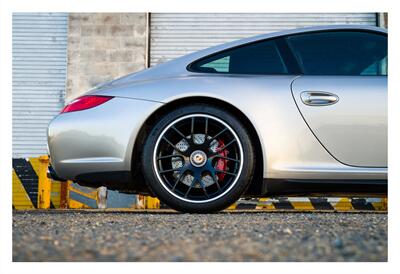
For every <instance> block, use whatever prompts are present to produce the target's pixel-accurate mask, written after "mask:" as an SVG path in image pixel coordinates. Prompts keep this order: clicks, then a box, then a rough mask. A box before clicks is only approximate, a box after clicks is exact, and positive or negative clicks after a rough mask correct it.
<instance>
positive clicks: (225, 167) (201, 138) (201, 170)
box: [143, 105, 254, 212]
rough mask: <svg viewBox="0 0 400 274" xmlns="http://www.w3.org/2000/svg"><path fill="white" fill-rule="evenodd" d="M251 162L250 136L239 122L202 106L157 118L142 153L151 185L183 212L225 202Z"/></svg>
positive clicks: (241, 184)
mask: <svg viewBox="0 0 400 274" xmlns="http://www.w3.org/2000/svg"><path fill="white" fill-rule="evenodd" d="M222 117H223V118H222ZM253 166H254V160H253V151H252V146H251V142H250V138H249V136H248V134H247V132H246V130H245V129H244V127H243V126H242V125H241V123H240V122H239V121H238V120H237V119H236V118H235V117H234V116H232V115H230V114H229V113H224V112H223V111H221V110H220V109H218V108H215V107H212V106H205V105H195V106H191V107H184V108H182V109H179V110H176V111H173V112H171V113H169V114H168V115H167V116H166V117H164V118H163V119H161V120H160V121H159V122H158V123H157V125H156V126H155V127H154V128H153V130H152V132H151V134H150V136H149V138H148V140H147V142H146V144H145V148H144V153H143V167H144V170H143V171H144V175H145V177H146V181H147V183H148V185H149V187H150V188H151V189H152V190H153V192H154V193H155V194H156V195H157V196H158V197H159V198H160V199H161V200H162V201H164V202H165V203H166V204H168V205H169V206H171V207H172V208H175V209H178V210H181V211H187V212H213V211H217V210H220V209H223V208H225V207H227V206H229V205H230V204H231V203H233V202H234V201H235V200H236V199H238V198H239V197H240V195H241V194H242V193H243V191H244V190H245V188H246V187H247V185H248V183H249V181H250V179H251V175H252V172H253Z"/></svg>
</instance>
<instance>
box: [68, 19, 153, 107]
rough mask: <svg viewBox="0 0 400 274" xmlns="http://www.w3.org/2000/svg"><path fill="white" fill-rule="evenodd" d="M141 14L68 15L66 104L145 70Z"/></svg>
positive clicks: (144, 30)
mask: <svg viewBox="0 0 400 274" xmlns="http://www.w3.org/2000/svg"><path fill="white" fill-rule="evenodd" d="M146 18H147V17H146V14H145V13H71V14H70V15H69V32H68V69H67V90H66V101H67V102H68V101H69V100H71V99H73V98H75V97H77V96H79V95H80V94H82V93H83V92H86V91H87V90H88V89H90V88H91V87H94V86H95V85H97V84H99V83H102V82H104V81H108V80H111V79H113V78H116V77H119V76H123V75H125V74H128V73H130V72H135V71H138V70H142V69H144V68H145V67H146V52H147V50H146V42H147V19H146Z"/></svg>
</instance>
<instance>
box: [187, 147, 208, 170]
mask: <svg viewBox="0 0 400 274" xmlns="http://www.w3.org/2000/svg"><path fill="white" fill-rule="evenodd" d="M206 161H207V155H206V154H205V153H204V152H203V151H201V150H196V151H193V152H192V154H191V155H190V163H191V164H192V165H194V166H195V167H202V166H204V165H205V163H206Z"/></svg>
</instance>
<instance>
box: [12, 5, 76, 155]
mask: <svg viewBox="0 0 400 274" xmlns="http://www.w3.org/2000/svg"><path fill="white" fill-rule="evenodd" d="M12 27H13V29H12V35H13V38H12V40H13V41H12V51H13V52H12V58H13V64H12V69H13V79H12V93H13V94H12V97H13V98H12V100H13V101H12V107H13V109H12V111H13V114H12V118H13V157H14V158H15V157H33V156H38V155H43V154H46V144H47V141H46V128H47V125H48V123H49V121H50V120H51V119H52V118H53V117H54V116H55V115H56V114H57V113H58V112H59V111H60V109H61V108H62V107H63V105H64V95H65V81H66V66H67V31H68V14H67V13H14V14H13V21H12Z"/></svg>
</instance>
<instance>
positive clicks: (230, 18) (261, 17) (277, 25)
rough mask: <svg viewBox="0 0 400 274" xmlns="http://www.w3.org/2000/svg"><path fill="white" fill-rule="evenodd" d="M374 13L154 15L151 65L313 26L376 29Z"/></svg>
mask: <svg viewBox="0 0 400 274" xmlns="http://www.w3.org/2000/svg"><path fill="white" fill-rule="evenodd" d="M376 23H377V22H376V14H375V13H152V14H151V22H150V24H151V29H150V38H151V39H150V65H151V66H154V65H157V64H159V63H163V62H165V61H168V60H170V59H173V58H176V57H179V56H182V55H184V54H187V53H190V52H193V51H196V50H200V49H203V48H206V47H210V46H213V45H216V44H221V43H224V42H228V41H232V40H235V39H239V38H244V37H249V36H253V35H257V34H262V33H268V32H274V31H279V30H283V29H292V28H298V27H304V26H313V25H329V24H365V25H376Z"/></svg>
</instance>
